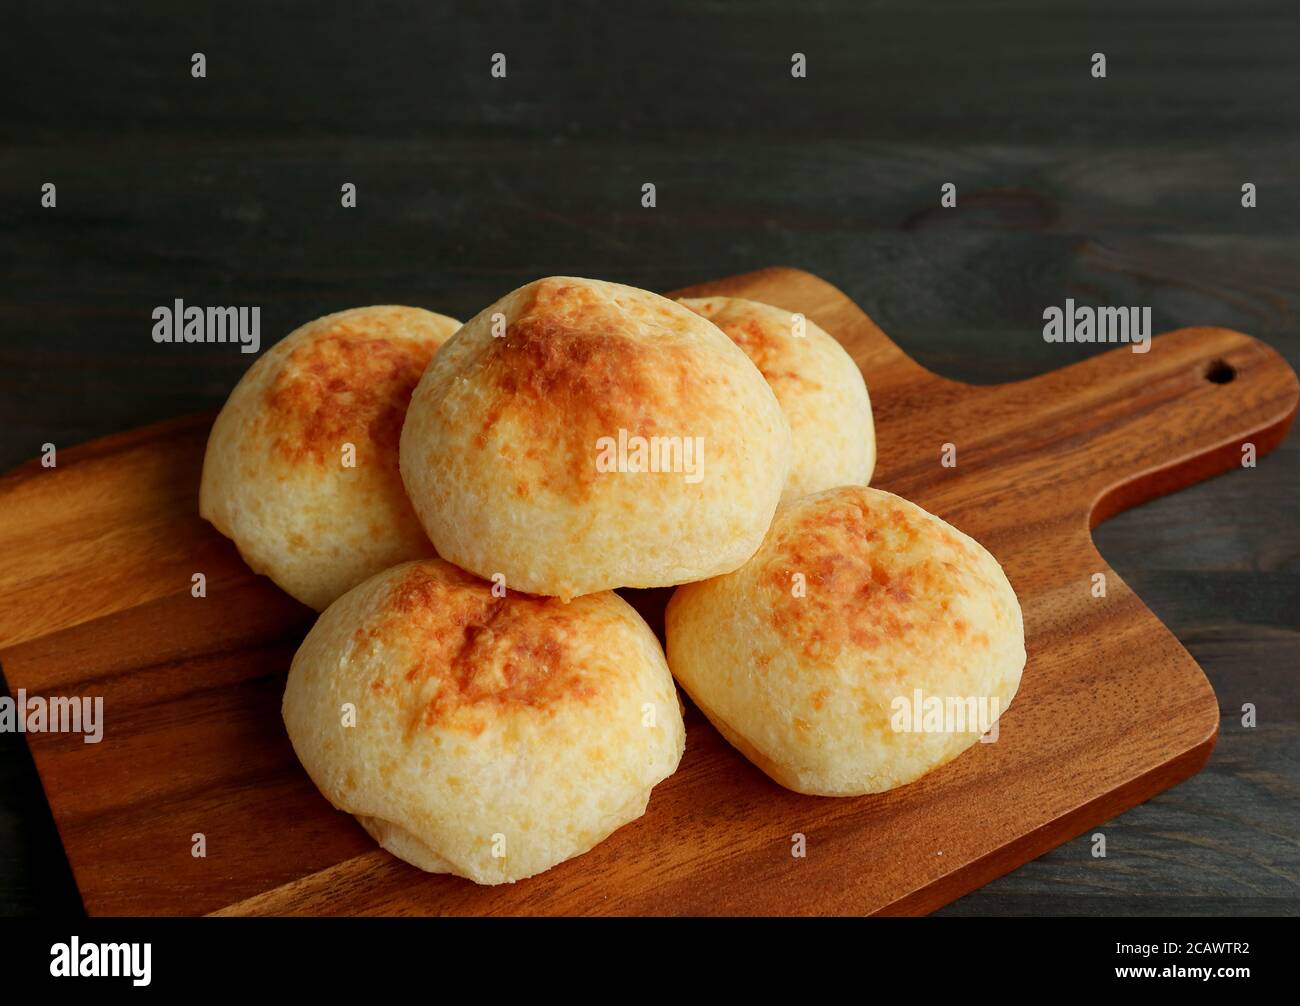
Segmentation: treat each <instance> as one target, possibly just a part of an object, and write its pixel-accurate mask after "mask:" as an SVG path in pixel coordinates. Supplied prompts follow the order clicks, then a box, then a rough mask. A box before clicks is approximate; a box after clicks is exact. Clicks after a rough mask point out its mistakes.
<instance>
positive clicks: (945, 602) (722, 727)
mask: <svg viewBox="0 0 1300 1006" xmlns="http://www.w3.org/2000/svg"><path fill="white" fill-rule="evenodd" d="M665 620H666V635H667V641H668V662H669V666H670V667H671V668H672V671H673V674H674V675H675V676H676V678H677V680H678V682H679V683H680V684H681V686H682V687H683V688H684V689H686V691H687V693H688V694H689V695H690V696H691V698H692V699H693V700H694V701H695V703H696V705H698V706H699V707H700V709H701V711H703V712H704V714H705V715H706V716H708V718H709V719H710V720H711V721H712V722H713V724H714V725H715V726H716V727H717V728H718V730H719V731H720V732H721V733H722V734H723V736H724V737H726V738H727V740H728V741H730V742H731V743H732V745H734V746H735V747H736V748H737V749H739V750H740V751H741V752H742V753H743V754H744V755H745V756H746V757H747V758H749V759H750V760H751V761H752V762H754V764H756V765H757V766H758V767H759V768H761V769H762V770H763V771H764V772H766V773H767V774H768V775H770V776H771V777H772V778H773V779H775V780H776V781H777V782H779V783H780V784H781V785H783V786H786V787H788V788H790V789H793V790H796V791H798V792H800V793H810V794H816V795H822V796H845V795H852V794H860V793H878V792H881V791H883V790H887V789H892V788H893V787H895V786H901V785H903V784H904V783H908V782H911V781H913V780H914V779H917V778H919V777H920V776H922V775H924V774H925V773H926V772H928V771H930V770H931V769H933V768H935V767H937V766H939V765H942V764H944V763H945V762H947V761H949V760H951V759H952V758H955V757H956V756H957V755H958V754H960V753H961V752H962V751H964V750H965V749H966V748H967V747H969V746H970V745H971V744H974V743H975V742H976V741H977V740H978V739H979V737H980V736H981V734H982V733H984V732H985V730H987V728H988V727H990V726H992V725H993V723H994V722H995V721H996V719H997V717H998V716H1000V715H1001V713H1002V711H1003V710H1005V709H1006V708H1007V706H1008V705H1009V704H1010V702H1011V700H1012V697H1013V696H1014V695H1015V693H1016V689H1017V687H1018V686H1019V683H1020V675H1021V671H1022V670H1023V668H1024V665H1025V638H1024V628H1023V625H1022V622H1021V614H1020V605H1019V603H1018V602H1017V600H1016V595H1015V593H1014V591H1012V589H1011V585H1010V584H1009V583H1008V582H1007V578H1006V576H1005V574H1004V573H1003V572H1002V568H1001V567H1000V566H999V565H998V563H997V560H996V559H994V558H993V556H991V555H990V554H989V553H988V552H987V551H985V549H984V548H983V547H982V546H980V544H979V543H978V542H976V541H974V540H973V539H971V538H969V537H967V536H966V535H964V534H962V533H961V532H960V531H958V530H956V529H955V528H953V527H951V526H950V525H948V524H946V523H945V522H944V521H942V520H940V519H939V518H938V517H935V516H934V515H933V514H929V513H927V512H926V511H924V510H922V509H921V508H920V507H918V506H916V505H915V504H912V503H909V502H907V501H906V500H903V499H900V498H899V497H897V496H893V495H891V494H889V493H886V492H881V491H880V490H877V489H869V488H866V487H842V488H839V489H831V490H828V491H826V492H822V493H817V494H814V495H812V496H805V497H804V498H802V499H799V500H796V501H794V502H793V503H788V504H784V505H783V506H782V507H781V508H780V509H779V510H778V511H777V513H776V517H775V518H774V519H773V521H772V528H771V530H770V531H769V532H768V536H767V538H766V539H765V540H764V542H763V545H762V547H761V548H760V549H759V550H758V552H757V553H756V554H755V555H754V557H753V558H752V559H750V560H749V562H747V563H745V565H744V566H742V567H741V568H740V569H738V570H736V571H735V572H734V573H729V574H727V575H725V576H719V577H715V578H714V579H711V580H706V581H704V582H703V583H692V584H687V585H686V586H683V587H679V588H678V589H677V591H676V593H675V594H674V595H673V598H672V600H671V601H670V602H669V604H668V610H667V614H666V619H665ZM935 702H937V703H938V706H937V707H936V706H935ZM936 708H937V709H938V713H939V715H938V717H937V718H931V714H932V713H933V712H934V711H935V709H936Z"/></svg>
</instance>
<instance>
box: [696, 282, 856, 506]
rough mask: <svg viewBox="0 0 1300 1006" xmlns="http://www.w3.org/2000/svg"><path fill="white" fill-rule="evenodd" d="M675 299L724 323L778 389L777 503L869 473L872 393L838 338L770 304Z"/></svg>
mask: <svg viewBox="0 0 1300 1006" xmlns="http://www.w3.org/2000/svg"><path fill="white" fill-rule="evenodd" d="M679 303H681V304H685V305H686V306H687V307H689V308H690V309H691V310H692V311H694V312H695V313H696V314H698V315H700V316H701V317H704V318H708V319H709V321H711V322H713V323H714V324H715V325H717V326H718V327H719V328H720V329H722V331H723V332H724V333H726V335H727V336H728V337H729V338H730V339H731V341H732V342H734V343H735V344H736V345H737V346H739V347H740V348H741V349H743V350H744V351H745V355H746V356H748V357H749V358H750V360H752V361H753V363H754V366H756V367H757V368H758V369H759V372H760V373H761V374H762V375H763V376H764V377H765V378H767V383H768V384H770V385H771V386H772V390H773V391H774V392H775V393H776V400H777V401H778V402H780V403H781V411H782V412H783V413H785V418H786V421H787V422H788V423H789V424H790V437H791V440H792V441H793V444H794V464H793V466H792V467H791V469H790V477H789V479H788V480H787V481H786V484H785V490H784V492H782V494H781V502H782V503H788V502H790V501H791V500H795V499H798V498H799V497H800V496H807V495H808V494H809V493H817V492H821V491H822V490H823V489H833V488H834V487H835V486H846V485H863V486H864V485H866V484H867V483H869V482H870V481H871V472H872V470H873V469H874V468H875V466H876V431H875V426H874V425H873V424H872V421H871V399H870V397H868V395H867V385H866V383H865V382H864V381H863V380H862V371H860V370H859V369H858V365H857V364H856V363H854V362H853V358H852V357H851V356H849V354H848V353H847V352H845V350H844V347H843V346H841V345H840V344H839V343H838V342H837V341H836V340H835V339H834V338H833V337H832V336H831V335H829V334H827V332H826V331H825V330H823V329H821V328H819V327H818V326H817V325H815V324H813V322H812V321H810V320H809V319H807V318H805V319H803V321H802V323H801V324H800V325H799V327H798V328H796V321H797V319H796V317H795V316H794V315H793V314H791V313H790V312H789V311H782V310H781V309H780V308H779V307H772V305H770V304H760V303H759V302H758V301H754V300H745V299H743V298H740V297H692V298H682V299H681V300H680V301H679ZM800 333H802V334H800Z"/></svg>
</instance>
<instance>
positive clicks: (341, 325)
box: [199, 305, 459, 611]
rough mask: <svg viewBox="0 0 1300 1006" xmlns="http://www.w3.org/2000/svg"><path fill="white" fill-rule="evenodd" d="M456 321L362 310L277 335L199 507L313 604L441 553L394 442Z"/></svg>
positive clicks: (230, 415) (260, 568)
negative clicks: (424, 524)
mask: <svg viewBox="0 0 1300 1006" xmlns="http://www.w3.org/2000/svg"><path fill="white" fill-rule="evenodd" d="M458 327H459V322H457V321H455V320H454V319H452V318H448V317H445V316H443V315H440V314H434V313H432V312H430V311H423V310H421V309H419V308H415V307H397V306H391V305H389V306H379V307H361V308H355V309H353V310H350V311H340V312H339V313H337V314H330V315H326V316H325V317H323V318H318V319H316V320H315V321H313V322H310V323H308V324H306V325H303V326H302V327H301V328H299V329H297V330H296V331H295V332H293V333H291V334H290V335H289V336H287V337H286V338H285V339H283V340H281V341H280V342H279V343H277V344H276V345H275V346H274V347H273V348H272V349H270V350H269V351H268V352H267V353H266V354H265V355H264V356H262V357H261V359H259V360H258V361H257V362H256V363H254V364H253V366H252V367H251V368H250V369H249V371H248V373H246V374H245V375H244V377H243V378H242V379H241V380H240V382H239V384H237V385H236V386H235V389H234V391H232V392H231V393H230V398H229V399H228V400H227V401H226V404H225V406H224V408H222V410H221V414H220V415H219V416H217V420H216V423H215V425H214V426H213V427H212V433H211V434H210V435H209V437H208V447H207V454H206V456H205V457H204V459H203V480H202V483H201V486H200V488H199V512H200V513H201V514H202V515H203V517H205V518H206V519H207V520H209V521H211V522H212V524H213V525H214V526H215V527H216V528H217V530H219V531H220V532H221V533H222V534H224V535H225V536H226V537H227V538H230V539H232V540H233V541H234V543H235V545H236V546H238V548H239V552H240V554H241V555H242V556H243V557H244V560H245V561H246V562H247V563H248V565H249V566H251V567H252V568H253V570H254V571H256V572H258V573H264V574H266V575H267V576H269V577H270V578H271V579H272V580H274V581H275V582H276V583H277V584H279V585H280V587H282V588H283V589H284V590H286V591H287V592H288V593H290V594H292V595H293V596H294V597H296V598H297V599H298V600H300V601H302V602H303V603H304V604H307V605H310V606H311V607H313V608H316V609H317V610H318V611H319V610H321V609H323V608H324V607H326V605H328V604H329V603H330V602H331V601H333V600H334V599H335V598H336V597H338V596H339V595H340V594H342V593H343V592H344V591H346V590H348V589H349V588H351V587H353V586H355V585H356V584H358V583H360V582H361V581H362V580H364V579H365V578H366V577H368V576H370V575H372V574H374V573H377V572H379V571H380V570H382V569H385V568H387V567H388V566H391V565H393V564H394V563H397V562H403V561H405V560H407V559H415V558H419V557H421V556H430V555H433V554H434V551H433V546H432V545H431V544H430V543H429V539H428V536H427V535H425V533H424V530H423V529H422V528H421V527H420V522H419V521H418V520H417V519H416V516H415V512H414V511H413V510H412V509H411V504H410V502H409V501H408V500H407V498H406V492H405V489H404V488H403V486H402V480H401V475H400V474H399V472H398V461H397V448H398V440H399V438H400V436H401V429H402V421H403V419H404V417H405V415H406V406H407V403H408V402H409V401H410V397H411V391H412V390H413V389H414V388H415V386H416V384H417V382H418V381H419V379H420V375H421V374H422V373H423V372H424V368H425V366H426V365H427V364H428V362H429V360H430V359H431V358H432V357H433V354H434V353H435V352H436V351H437V349H438V347H439V346H441V345H442V343H443V342H445V341H446V340H447V338H449V337H450V336H451V335H452V333H453V332H455V331H456V329H457V328H458ZM349 464H351V465H352V467H349Z"/></svg>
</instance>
